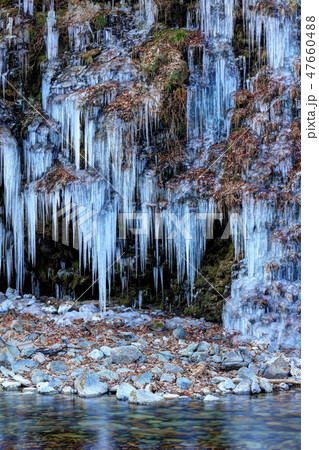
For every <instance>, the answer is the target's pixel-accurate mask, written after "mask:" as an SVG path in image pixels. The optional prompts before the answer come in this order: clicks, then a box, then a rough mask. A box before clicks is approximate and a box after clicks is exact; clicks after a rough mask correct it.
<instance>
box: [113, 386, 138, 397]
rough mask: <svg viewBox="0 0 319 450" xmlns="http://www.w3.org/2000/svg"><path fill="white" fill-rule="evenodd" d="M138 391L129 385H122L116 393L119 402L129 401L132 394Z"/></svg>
mask: <svg viewBox="0 0 319 450" xmlns="http://www.w3.org/2000/svg"><path fill="white" fill-rule="evenodd" d="M135 390H136V389H135V388H134V387H133V386H132V385H131V384H129V383H121V384H120V385H119V386H118V388H117V391H116V398H117V399H118V400H128V398H129V396H130V394H131V392H133V391H135Z"/></svg>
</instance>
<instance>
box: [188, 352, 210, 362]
mask: <svg viewBox="0 0 319 450" xmlns="http://www.w3.org/2000/svg"><path fill="white" fill-rule="evenodd" d="M208 358H209V353H207V352H195V353H193V354H192V355H191V357H190V360H191V361H192V362H194V363H200V362H203V361H206V360H207V359H208Z"/></svg>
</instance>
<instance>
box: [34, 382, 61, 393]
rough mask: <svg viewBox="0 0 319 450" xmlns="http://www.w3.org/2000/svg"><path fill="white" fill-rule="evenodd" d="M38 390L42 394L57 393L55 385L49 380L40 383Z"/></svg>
mask: <svg viewBox="0 0 319 450" xmlns="http://www.w3.org/2000/svg"><path fill="white" fill-rule="evenodd" d="M37 392H38V393H39V394H42V395H52V394H56V393H57V391H56V390H55V389H54V387H53V386H51V385H50V383H49V382H48V381H43V382H40V383H38V384H37Z"/></svg>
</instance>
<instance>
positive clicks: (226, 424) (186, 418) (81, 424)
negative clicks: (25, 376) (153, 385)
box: [0, 392, 300, 450]
mask: <svg viewBox="0 0 319 450" xmlns="http://www.w3.org/2000/svg"><path fill="white" fill-rule="evenodd" d="M63 448H64V449H85V450H89V449H90V450H91V449H92V450H93V449H94V450H96V449H129V448H133V449H134V448H138V449H162V448H164V449H168V448H169V449H170V448H177V449H181V448H190V449H197V448H204V449H267V450H268V449H272V450H278V449H285V450H287V449H289V450H293V449H299V448H300V392H290V393H278V394H274V395H271V394H268V395H259V396H258V397H257V396H256V397H254V396H234V395H228V396H225V397H224V398H223V399H222V400H221V401H219V402H215V403H210V404H203V403H200V402H194V401H179V402H175V401H174V402H173V401H172V402H170V403H166V404H165V405H163V406H154V407H153V406H135V405H134V406H133V405H129V404H127V403H126V402H119V401H117V400H116V399H115V398H114V397H109V396H104V397H100V398H93V399H81V398H78V397H65V396H53V397H49V396H41V395H38V394H21V393H0V449H1V450H9V449H10V450H11V449H19V450H23V449H63Z"/></svg>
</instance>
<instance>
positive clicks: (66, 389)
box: [61, 386, 76, 395]
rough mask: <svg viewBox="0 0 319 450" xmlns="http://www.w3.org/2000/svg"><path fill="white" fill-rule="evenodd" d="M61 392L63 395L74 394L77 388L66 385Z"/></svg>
mask: <svg viewBox="0 0 319 450" xmlns="http://www.w3.org/2000/svg"><path fill="white" fill-rule="evenodd" d="M61 394H63V395H73V394H76V390H75V389H74V388H73V387H72V386H64V387H63V388H62V391H61Z"/></svg>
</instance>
